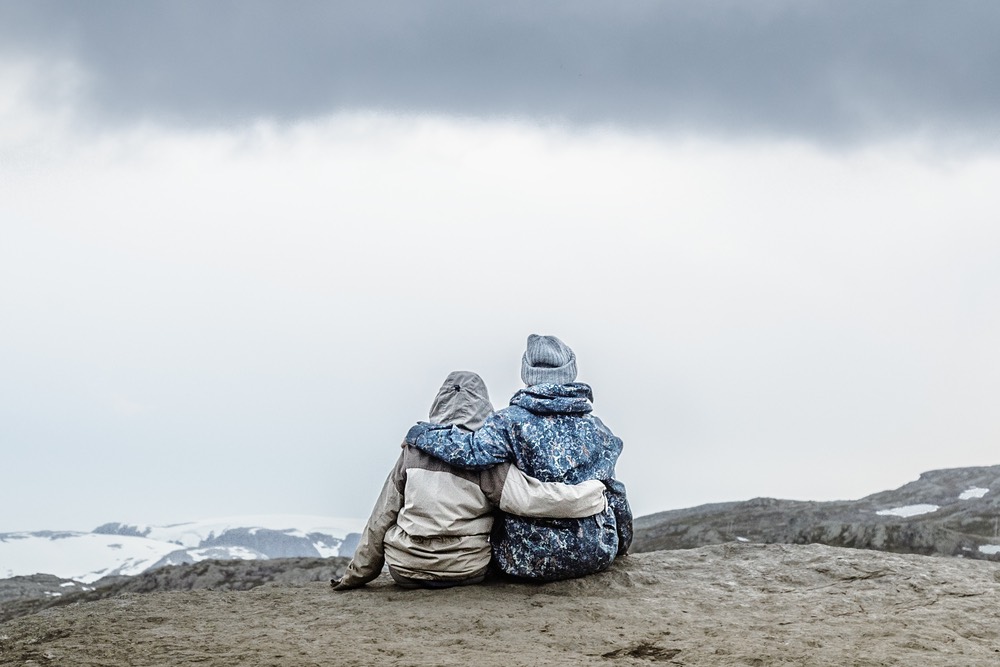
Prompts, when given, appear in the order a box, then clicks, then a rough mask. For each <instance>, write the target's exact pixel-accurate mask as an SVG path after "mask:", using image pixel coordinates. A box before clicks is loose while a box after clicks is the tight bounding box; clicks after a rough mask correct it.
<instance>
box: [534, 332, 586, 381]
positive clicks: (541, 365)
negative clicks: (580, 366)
mask: <svg viewBox="0 0 1000 667" xmlns="http://www.w3.org/2000/svg"><path fill="white" fill-rule="evenodd" d="M521 380H523V381H524V384H525V385H527V386H529V387H530V386H531V385H534V384H542V383H545V382H550V383H552V384H569V383H570V382H574V381H575V380H576V355H575V354H573V350H571V349H569V346H567V345H566V343H564V342H562V341H561V340H559V339H558V338H556V337H555V336H539V335H537V334H531V335H530V336H528V347H527V349H526V350H525V351H524V356H523V357H521Z"/></svg>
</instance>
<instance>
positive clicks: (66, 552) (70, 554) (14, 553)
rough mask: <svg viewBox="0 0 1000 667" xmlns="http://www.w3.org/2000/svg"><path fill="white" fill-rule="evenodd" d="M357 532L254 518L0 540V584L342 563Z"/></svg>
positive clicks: (353, 526) (327, 521)
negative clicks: (230, 566)
mask: <svg viewBox="0 0 1000 667" xmlns="http://www.w3.org/2000/svg"><path fill="white" fill-rule="evenodd" d="M363 526H364V521H362V520H359V519H338V518H330V517H316V516H304V515H262V516H246V517H229V518H223V519H207V520H203V521H194V522H188V523H179V524H171V525H167V526H137V525H129V524H122V523H106V524H104V525H102V526H99V527H98V528H96V529H95V530H93V531H92V532H89V533H84V532H73V531H35V532H21V533H0V579H4V578H11V577H16V576H30V575H35V574H50V575H55V576H56V577H59V578H60V579H62V580H66V581H74V582H78V583H81V584H91V583H94V582H96V581H98V580H100V579H102V578H106V577H114V576H122V575H124V576H134V575H137V574H140V573H142V572H146V571H148V570H154V569H157V568H160V567H164V566H167V565H183V564H190V563H196V562H200V561H203V560H208V559H214V560H263V559H272V558H329V557H334V556H339V557H350V556H352V555H353V553H354V549H355V548H356V547H357V544H358V540H359V538H360V531H361V529H362V527H363Z"/></svg>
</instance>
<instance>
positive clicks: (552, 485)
mask: <svg viewBox="0 0 1000 667" xmlns="http://www.w3.org/2000/svg"><path fill="white" fill-rule="evenodd" d="M481 479H482V487H483V490H484V491H485V492H486V497H487V498H489V499H490V501H491V502H493V504H495V505H496V506H497V507H499V508H500V509H501V510H503V511H504V512H507V513H509V514H517V515H518V516H526V517H531V518H535V519H582V518H583V517H587V516H592V515H594V514H597V513H598V512H603V511H604V510H605V509H606V508H607V506H608V501H607V498H606V497H605V494H604V488H605V486H604V484H603V483H602V482H600V481H598V480H588V481H586V482H581V483H580V484H564V483H562V482H542V481H540V480H537V479H535V478H534V477H530V476H528V475H526V474H524V473H523V472H521V471H520V470H518V469H517V468H516V467H515V466H513V465H511V464H509V463H505V464H503V465H499V466H495V467H493V468H489V469H487V470H484V471H483V473H482V476H481Z"/></svg>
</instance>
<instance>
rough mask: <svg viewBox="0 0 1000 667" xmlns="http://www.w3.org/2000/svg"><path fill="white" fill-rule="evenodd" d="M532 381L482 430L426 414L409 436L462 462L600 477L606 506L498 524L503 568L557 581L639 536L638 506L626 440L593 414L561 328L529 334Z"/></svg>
mask: <svg viewBox="0 0 1000 667" xmlns="http://www.w3.org/2000/svg"><path fill="white" fill-rule="evenodd" d="M521 379H522V380H523V381H524V383H525V385H526V387H525V388H524V389H521V390H520V391H518V392H517V393H516V394H514V396H513V398H511V400H510V407H507V408H504V409H503V410H500V411H498V412H496V413H494V414H493V415H492V416H491V417H489V418H488V419H487V420H486V422H485V423H484V424H483V426H482V428H480V429H479V430H478V431H476V432H475V433H469V432H468V431H463V430H461V429H458V428H455V427H449V426H443V425H438V424H432V423H427V422H421V423H418V424H417V425H416V426H414V427H413V428H411V429H410V432H409V433H408V434H407V436H406V442H407V444H409V445H412V446H414V447H416V448H418V449H420V450H423V451H424V452H426V453H428V454H430V455H431V456H434V457H437V458H439V459H441V460H443V461H445V462H446V463H449V464H451V465H453V466H457V467H460V468H469V469H473V470H476V469H481V468H486V467H489V466H494V465H497V464H500V463H504V462H513V463H514V464H515V465H516V466H517V467H518V468H520V469H521V470H522V471H524V472H525V473H527V474H528V475H531V476H533V477H536V478H537V479H539V480H542V481H545V482H566V483H570V484H576V483H579V482H583V481H585V480H592V479H597V480H601V481H602V482H604V484H605V486H606V488H607V496H608V508H607V509H606V510H605V511H604V512H603V513H600V514H596V515H594V516H592V517H587V518H585V519H529V518H525V517H520V516H514V515H510V514H502V515H501V516H500V517H498V519H497V520H496V521H495V522H494V524H493V534H492V536H491V542H492V546H493V560H494V563H495V564H496V566H497V567H498V568H499V569H500V571H502V572H503V573H505V574H507V575H509V576H513V577H519V578H524V579H532V580H538V581H554V580H557V579H569V578H572V577H580V576H583V575H586V574H591V573H594V572H599V571H601V570H604V569H606V568H607V567H608V566H610V565H611V563H612V561H613V560H614V559H615V557H616V556H623V555H625V554H626V553H627V551H628V548H629V546H630V545H631V543H632V510H631V509H630V508H629V504H628V499H627V498H626V496H625V486H624V485H623V484H622V483H621V482H620V481H618V480H616V479H615V463H616V462H617V461H618V456H619V455H620V454H621V451H622V441H621V439H620V438H618V437H617V436H615V435H614V434H613V433H612V432H611V430H610V429H608V427H607V426H605V425H604V423H603V422H601V420H600V419H598V418H597V417H595V416H594V415H593V414H591V413H592V411H593V400H594V395H593V392H592V390H591V388H590V386H589V385H586V384H584V383H582V382H576V381H575V380H576V356H575V355H574V354H573V351H572V350H571V349H570V348H569V347H568V346H566V344H565V343H563V342H562V341H561V340H559V339H558V338H556V337H555V336H538V335H534V334H532V335H531V336H528V344H527V349H526V351H525V353H524V357H523V358H522V363H521Z"/></svg>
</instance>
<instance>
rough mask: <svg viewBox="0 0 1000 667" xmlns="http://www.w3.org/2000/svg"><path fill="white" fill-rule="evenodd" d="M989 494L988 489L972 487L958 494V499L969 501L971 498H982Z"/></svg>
mask: <svg viewBox="0 0 1000 667" xmlns="http://www.w3.org/2000/svg"><path fill="white" fill-rule="evenodd" d="M989 492H990V490H989V489H984V488H981V487H978V486H974V487H972V488H971V489H966V490H965V491H962V493H960V494H958V499H959V500H970V499H972V498H982V497H983V496H985V495H986V494H987V493H989Z"/></svg>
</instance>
